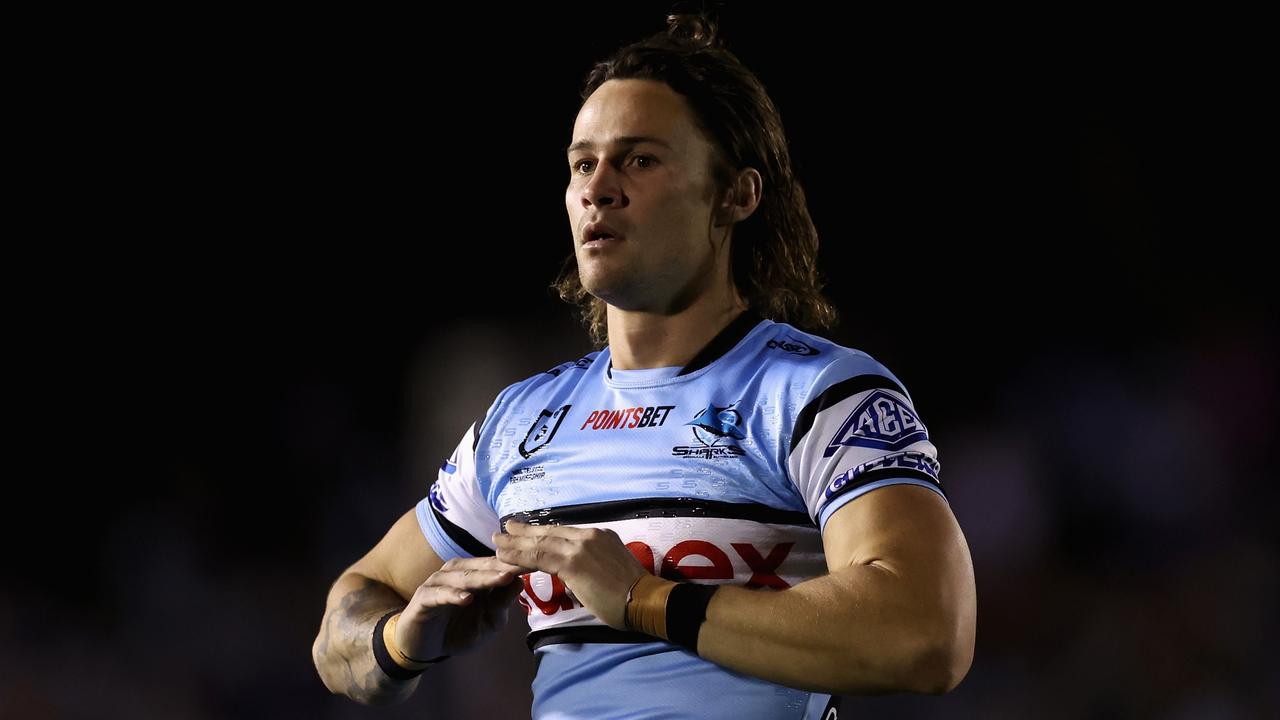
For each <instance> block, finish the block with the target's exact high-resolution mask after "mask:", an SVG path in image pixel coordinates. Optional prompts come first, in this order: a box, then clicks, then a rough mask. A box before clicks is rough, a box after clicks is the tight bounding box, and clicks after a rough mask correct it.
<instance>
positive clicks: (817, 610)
mask: <svg viewBox="0 0 1280 720" xmlns="http://www.w3.org/2000/svg"><path fill="white" fill-rule="evenodd" d="M957 602H962V601H957ZM955 605H956V602H950V601H948V600H947V599H946V598H943V597H941V593H939V592H937V591H936V590H935V591H933V592H930V591H927V590H924V589H922V588H920V587H914V586H912V584H910V583H908V582H906V581H904V579H903V578H901V577H899V576H898V575H895V574H894V573H893V572H891V571H889V570H887V569H885V568H882V567H879V566H876V565H873V564H859V565H853V566H850V567H846V568H843V569H841V570H839V571H837V572H835V573H832V574H830V575H824V576H821V577H817V578H813V579H811V580H808V581H806V582H803V583H800V584H798V585H796V586H794V587H791V588H788V589H786V590H783V591H777V592H775V591H756V590H747V589H745V588H741V587H736V586H722V587H721V588H720V589H719V590H718V591H717V592H716V594H715V596H713V597H712V599H711V604H710V605H709V606H708V607H707V620H706V622H704V623H703V624H702V627H701V630H700V632H699V635H698V654H699V655H700V656H702V657H703V658H706V659H707V660H710V661H711V662H714V663H716V664H719V665H723V666H725V667H727V668H730V669H732V670H736V671H738V672H742V673H745V674H747V675H752V676H755V677H759V678H762V679H764V680H768V681H770V682H775V683H778V684H780V685H786V686H788V687H795V688H800V689H805V690H812V691H818V692H829V693H834V694H859V693H862V694H866V693H883V692H897V691H912V692H930V693H941V692H946V691H947V690H949V689H951V688H952V687H954V686H955V685H956V684H957V683H958V682H959V680H960V678H961V677H963V675H964V673H965V672H966V671H967V669H968V665H969V660H970V659H971V653H972V640H971V638H968V640H967V642H968V643H969V644H968V647H967V648H966V647H965V643H966V635H965V633H964V632H963V631H962V630H961V629H959V627H958V620H957V618H959V617H960V615H961V614H962V613H963V612H965V611H966V608H963V607H955ZM966 653H968V655H966Z"/></svg>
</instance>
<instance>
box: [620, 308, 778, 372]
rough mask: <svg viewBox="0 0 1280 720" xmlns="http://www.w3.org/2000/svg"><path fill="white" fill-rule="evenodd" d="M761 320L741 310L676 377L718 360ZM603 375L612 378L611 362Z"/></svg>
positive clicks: (750, 310)
mask: <svg viewBox="0 0 1280 720" xmlns="http://www.w3.org/2000/svg"><path fill="white" fill-rule="evenodd" d="M763 319H764V318H762V317H760V315H759V314H758V313H757V312H756V311H755V310H752V309H751V308H747V309H746V310H743V311H742V312H741V313H739V314H738V317H736V318H734V319H733V320H732V321H730V322H729V324H728V325H726V326H725V327H724V329H723V330H721V331H720V332H719V333H718V334H717V335H716V336H715V337H713V338H711V342H709V343H707V344H706V345H704V346H703V347H702V349H701V350H699V351H698V354H697V355H694V356H693V359H692V360H690V361H689V364H688V365H685V366H684V367H683V368H681V369H680V372H678V373H676V377H680V376H681V375H688V374H689V373H691V372H694V371H697V370H701V369H702V368H704V367H706V366H708V365H710V364H711V363H713V362H715V361H716V360H719V359H720V358H721V357H723V356H724V354H725V353H727V352H729V351H730V350H732V349H733V346H735V345H737V344H738V343H739V342H741V341H742V338H744V337H746V336H747V333H749V332H751V330H752V329H753V328H755V326H756V325H759V324H760V321H761V320H763ZM605 373H606V374H607V375H608V376H609V377H610V378H611V379H612V378H613V361H612V360H610V361H609V367H608V369H606V370H605Z"/></svg>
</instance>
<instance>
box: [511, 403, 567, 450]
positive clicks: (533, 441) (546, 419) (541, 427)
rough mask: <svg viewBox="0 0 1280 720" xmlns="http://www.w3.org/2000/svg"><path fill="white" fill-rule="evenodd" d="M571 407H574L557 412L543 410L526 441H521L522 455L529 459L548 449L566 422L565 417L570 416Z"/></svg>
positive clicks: (525, 438) (563, 408)
mask: <svg viewBox="0 0 1280 720" xmlns="http://www.w3.org/2000/svg"><path fill="white" fill-rule="evenodd" d="M571 407H573V406H572V405H565V406H564V407H562V408H560V409H559V410H556V411H555V412H552V411H551V410H543V411H542V413H541V414H539V415H538V419H537V420H535V421H534V423H533V426H532V427H530V428H529V433H528V434H527V435H525V436H524V440H521V441H520V454H521V455H523V456H525V457H526V458H528V457H530V456H532V455H533V454H534V453H536V452H538V451H539V450H541V449H542V448H544V447H546V446H547V444H548V443H550V442H551V438H553V437H555V436H556V431H557V430H559V429H560V423H562V422H564V416H565V415H568V414H569V408H571Z"/></svg>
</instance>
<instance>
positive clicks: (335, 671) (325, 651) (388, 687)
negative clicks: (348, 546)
mask: <svg viewBox="0 0 1280 720" xmlns="http://www.w3.org/2000/svg"><path fill="white" fill-rule="evenodd" d="M404 605H405V600H404V599H403V598H401V597H400V596H399V595H398V594H397V593H396V592H395V591H394V590H392V589H391V588H390V587H387V586H386V585H384V584H382V583H380V582H377V581H375V580H372V579H370V578H367V577H365V576H363V575H359V574H356V573H346V574H344V575H342V577H340V578H338V581H337V582H336V583H334V584H333V588H332V589H330V591H329V598H328V602H327V604H326V606H325V613H324V620H323V621H322V622H321V625H320V633H319V635H317V636H316V640H315V643H314V644H313V645H312V647H311V656H312V659H313V660H314V661H315V665H316V670H317V671H318V672H319V673H320V679H321V680H323V681H324V684H325V687H327V688H329V691H330V692H333V693H337V694H342V695H346V696H347V697H349V698H351V699H352V700H355V701H356V702H360V703H363V704H366V705H388V704H393V703H398V702H403V701H404V700H405V699H407V698H408V697H409V696H410V695H412V694H413V691H414V690H415V689H417V687H418V679H417V678H416V677H415V678H413V679H410V680H397V679H395V678H392V677H391V676H389V675H387V674H386V673H385V672H383V670H382V669H381V668H379V667H378V663H377V661H376V660H375V659H374V657H373V645H372V639H373V628H374V626H375V625H376V624H377V623H378V620H379V619H380V618H381V617H382V616H383V615H385V614H386V613H387V612H388V611H390V610H394V609H397V608H401V607H404Z"/></svg>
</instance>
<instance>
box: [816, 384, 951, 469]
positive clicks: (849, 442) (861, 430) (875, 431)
mask: <svg viewBox="0 0 1280 720" xmlns="http://www.w3.org/2000/svg"><path fill="white" fill-rule="evenodd" d="M928 439H929V431H928V430H927V429H926V428H925V426H924V423H922V422H920V418H918V417H916V414H915V412H914V411H913V410H912V409H911V408H910V407H908V406H907V404H906V403H903V402H901V401H899V400H898V398H896V397H894V396H893V395H891V394H889V393H888V392H886V391H884V390H880V389H876V390H872V391H871V394H870V395H868V396H867V397H866V399H864V400H863V401H862V402H860V403H858V406H857V407H856V408H854V409H853V412H852V413H850V414H849V417H848V418H846V419H845V421H844V423H843V424H842V425H841V426H840V430H839V431H837V432H836V434H835V437H833V438H832V439H831V442H829V443H827V449H826V451H825V452H823V453H822V457H831V456H832V455H834V454H835V452H836V450H838V449H839V448H840V446H842V445H846V446H849V447H867V448H874V449H876V450H887V451H894V450H900V449H902V448H904V447H906V446H908V445H910V444H911V443H913V442H916V441H918V440H928Z"/></svg>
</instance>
